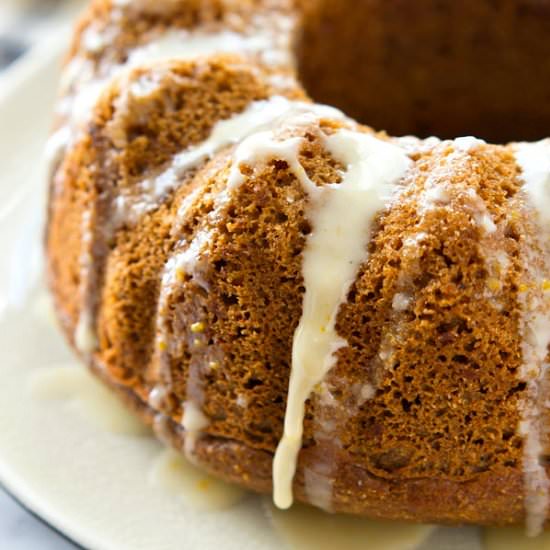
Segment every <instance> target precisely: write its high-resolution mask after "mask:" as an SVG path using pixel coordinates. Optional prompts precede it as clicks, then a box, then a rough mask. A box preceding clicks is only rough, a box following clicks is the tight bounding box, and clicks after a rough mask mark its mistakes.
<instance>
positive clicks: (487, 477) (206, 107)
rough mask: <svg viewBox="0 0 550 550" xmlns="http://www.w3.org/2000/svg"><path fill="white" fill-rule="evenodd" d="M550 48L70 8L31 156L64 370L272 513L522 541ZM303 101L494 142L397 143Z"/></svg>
mask: <svg viewBox="0 0 550 550" xmlns="http://www.w3.org/2000/svg"><path fill="white" fill-rule="evenodd" d="M549 20H550V3H549V2H546V1H537V2H535V1H533V0H508V1H502V2H492V1H489V0H475V1H474V0H471V1H465V2H449V3H445V2H440V1H436V0H422V1H418V2H408V1H399V0H396V1H392V2H381V1H376V0H369V1H367V0H365V1H363V2H359V3H351V2H343V1H341V0H310V1H306V0H303V1H296V2H291V1H290V0H288V1H287V0H241V1H237V0H154V1H153V0H151V1H147V0H134V1H124V0H95V1H94V2H92V4H91V6H90V7H89V9H88V11H87V13H86V14H85V15H84V17H83V18H82V20H81V22H80V24H79V26H78V29H77V32H76V35H75V38H74V42H73V46H72V49H71V52H70V55H69V57H68V60H67V62H66V66H65V69H64V75H63V81H62V85H61V88H62V89H61V94H60V99H59V102H58V109H57V120H56V128H55V132H54V133H53V135H52V137H51V140H50V145H49V147H50V155H51V160H52V167H51V193H50V202H49V222H48V227H47V243H46V247H47V258H48V277H49V282H50V285H51V289H52V292H53V295H54V298H55V305H56V309H57V312H58V316H59V319H60V322H61V324H62V326H63V329H64V331H65V332H66V334H67V337H68V339H69V341H70V343H71V344H72V345H73V347H74V348H75V349H76V350H77V352H78V353H79V354H80V356H81V357H82V358H83V359H84V360H85V361H86V362H87V363H88V364H89V366H90V368H91V369H92V370H93V371H94V372H95V373H96V374H97V376H99V377H100V378H101V379H102V380H103V381H104V382H105V383H106V384H107V385H109V386H110V387H111V388H112V389H113V390H114V391H116V392H118V394H119V395H120V396H121V398H122V399H124V400H125V401H126V402H127V403H128V404H129V405H130V406H132V407H133V408H134V409H135V410H136V411H137V413H138V414H139V415H141V417H142V418H143V420H144V421H145V422H147V423H149V424H151V425H152V426H153V428H154V430H155V432H156V433H157V434H158V436H159V437H161V438H162V439H163V440H165V441H167V442H169V443H170V444H171V445H173V446H174V447H176V448H178V449H181V450H182V452H185V453H186V454H187V456H189V457H190V458H191V459H192V460H194V461H195V462H197V463H198V464H200V465H201V466H202V467H204V468H205V469H207V470H209V471H210V472H212V473H214V474H215V475H217V476H219V477H221V478H224V479H227V480H230V481H232V482H235V483H239V484H241V485H243V486H246V487H249V488H251V489H253V490H256V491H260V492H271V491H273V494H274V498H275V501H276V503H277V504H278V505H279V506H281V507H287V506H289V505H290V504H291V502H292V498H293V496H294V497H295V498H297V499H299V500H300V501H303V502H307V503H310V504H313V505H316V506H319V507H322V508H325V509H328V510H334V511H341V512H348V513H353V514H362V515H366V516H371V517H374V518H390V519H391V518H396V519H406V520H414V521H430V522H444V523H476V524H487V525H506V524H519V523H523V522H526V523H527V526H528V529H529V531H530V532H531V533H536V532H538V531H539V530H540V529H542V528H543V527H544V524H545V522H546V521H547V517H548V504H549V492H550V484H549V477H548V473H549V467H548V456H550V454H549V447H548V441H547V429H546V427H547V426H548V420H549V417H548V410H547V409H548V407H549V406H550V404H549V400H548V398H547V396H548V395H549V393H548V391H547V389H546V383H547V375H546V368H547V365H548V363H547V361H548V344H549V343H550V238H549V237H550V214H549V212H550V142H549V141H544V140H543V141H537V142H531V143H527V142H520V140H523V139H535V138H536V139H538V138H543V137H544V135H543V134H542V132H543V131H544V129H545V128H547V127H548V123H549V120H550V101H548V95H549V94H550V76H549V75H550V71H549V70H547V69H548V68H549V67H548V65H549V64H550V51H548V50H550V41H548V40H545V38H546V37H545V29H546V28H547V23H548V21H549ZM511 30H513V32H511ZM302 83H304V84H302ZM305 90H307V92H306V91H305ZM310 96H311V97H313V98H315V99H321V100H325V101H328V102H329V103H330V104H332V105H335V106H336V107H338V108H339V109H343V110H346V111H349V112H350V113H352V114H353V115H355V116H356V117H358V118H359V119H360V120H361V121H365V122H367V123H369V124H371V125H373V126H374V127H388V128H389V129H390V130H391V131H392V132H396V133H407V132H417V133H418V134H419V135H421V136H426V135H429V134H431V133H436V134H438V135H439V136H440V137H452V136H456V135H460V134H462V133H474V132H475V133H476V135H480V136H481V137H484V138H487V139H489V138H490V139H491V140H494V141H499V142H508V141H513V140H515V142H513V143H512V144H510V145H491V144H489V143H486V142H484V141H482V140H481V139H474V138H470V137H465V138H457V139H446V140H442V139H439V138H428V139H420V138H416V137H402V138H394V137H390V136H388V135H387V134H385V133H378V132H376V131H374V130H372V129H371V127H366V126H362V125H361V124H360V123H358V122H355V121H354V120H353V119H352V118H348V117H347V116H345V115H344V114H343V113H342V111H340V110H338V109H337V108H335V107H328V106H323V105H321V104H318V103H315V102H313V100H312V99H310Z"/></svg>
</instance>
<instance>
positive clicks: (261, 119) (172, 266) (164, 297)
mask: <svg viewBox="0 0 550 550" xmlns="http://www.w3.org/2000/svg"><path fill="white" fill-rule="evenodd" d="M319 118H333V119H334V118H337V119H344V116H343V115H342V113H341V112H340V111H338V110H336V109H332V108H330V107H324V106H321V105H315V104H310V103H302V102H297V101H290V100H288V99H286V98H283V97H279V96H273V97H271V98H270V99H269V100H266V101H258V102H253V103H251V104H250V106H249V107H248V108H247V109H246V110H245V111H243V112H242V113H240V114H237V115H234V116H233V117H232V118H230V119H227V120H223V121H219V122H218V123H217V124H216V126H215V127H214V129H213V130H212V132H211V134H210V136H209V138H207V140H205V141H204V142H203V143H201V144H200V145H197V146H195V147H191V148H189V149H187V150H186V151H183V152H182V153H180V154H178V155H176V157H175V158H174V160H173V162H172V163H171V165H170V167H169V168H167V169H166V170H165V172H163V173H162V174H161V175H160V176H158V178H157V179H160V180H161V181H162V182H163V183H161V184H159V185H160V186H161V187H163V188H164V186H165V185H173V184H175V182H176V181H177V180H178V178H181V176H182V175H183V173H185V171H186V170H188V169H190V168H191V167H193V166H196V164H197V163H199V162H204V160H205V159H206V158H208V157H209V156H211V155H213V154H215V153H216V152H217V151H219V150H221V149H222V148H224V147H226V146H228V145H231V144H232V143H234V142H236V141H239V140H241V144H240V145H239V146H238V147H237V149H236V151H235V153H234V158H233V162H232V168H231V172H230V175H229V178H228V183H227V189H224V190H223V191H222V192H220V193H218V194H217V195H216V196H215V197H214V208H213V210H212V211H211V212H210V214H209V215H208V216H207V218H206V219H205V220H203V222H204V227H203V228H201V229H199V230H198V231H197V232H196V234H195V235H194V237H193V239H192V240H191V241H190V242H189V243H187V244H186V246H185V247H184V249H183V250H182V251H180V252H178V253H177V254H175V255H173V256H172V257H170V258H169V260H168V261H167V263H166V266H165V268H164V273H163V277H162V282H161V289H160V298H159V306H158V309H157V317H156V318H157V336H156V341H157V348H158V350H159V351H158V357H159V364H160V368H161V369H162V370H163V372H164V373H165V376H166V378H169V376H168V367H167V357H168V354H169V353H170V352H171V343H170V341H169V335H168V331H167V322H166V321H167V320H166V312H167V305H168V303H169V301H170V297H171V295H172V292H173V291H174V289H175V288H176V287H177V284H178V280H179V277H181V275H182V274H185V275H188V276H190V277H191V278H192V279H193V281H194V282H195V283H196V284H198V285H199V286H200V287H202V288H203V289H204V290H206V291H208V290H209V288H208V283H207V282H206V281H205V280H204V279H203V278H202V277H201V274H200V270H198V269H197V266H198V265H199V262H200V259H201V255H202V253H203V249H204V248H205V247H206V246H207V245H208V244H209V242H210V240H211V238H212V236H213V235H212V226H213V225H214V224H215V223H216V221H217V220H218V219H219V217H220V215H221V213H222V210H223V209H224V208H225V207H226V206H227V205H228V203H229V201H230V200H231V196H232V192H234V191H235V190H236V189H237V188H238V186H239V185H240V184H241V183H242V182H243V181H244V176H243V175H242V174H241V172H240V165H241V162H244V161H245V160H247V161H249V162H253V163H254V164H258V163H260V162H262V161H263V160H265V158H267V157H266V156H265V155H268V154H271V155H273V154H275V156H276V157H277V153H279V157H278V158H288V159H289V160H290V162H292V159H297V149H296V148H297V147H298V146H299V144H300V143H301V138H300V139H296V138H292V139H290V140H287V142H284V141H283V142H277V141H276V140H275V138H274V137H272V134H271V132H269V131H267V130H265V129H266V128H276V127H278V126H286V125H289V126H300V125H303V124H309V123H311V122H312V121H314V120H317V119H319ZM268 137H269V144H268V145H269V147H271V149H270V148H265V149H262V155H260V156H257V155H256V157H255V158H251V157H250V155H251V154H252V153H251V148H252V144H254V143H256V144H259V143H262V144H264V145H266V144H265V140H266V139H268ZM266 147H267V145H266ZM285 148H286V149H285ZM284 149H285V150H286V152H284V151H283V150H284ZM282 155H286V156H282ZM270 158H271V157H270ZM296 164H298V163H297V160H296ZM300 168H301V167H300ZM302 172H303V169H302ZM302 176H303V177H304V178H305V179H303V180H302V182H303V184H304V185H309V186H310V188H313V187H315V186H314V184H313V183H311V182H308V181H306V180H308V178H307V176H306V175H305V172H304V173H303V174H302ZM167 182H171V183H170V184H168V183H167ZM152 185H153V187H155V186H157V183H153V184H152ZM200 192H201V190H200V189H197V190H196V191H194V192H193V193H191V194H190V195H189V196H188V197H187V198H186V200H184V201H183V202H182V205H181V206H180V208H179V211H178V220H176V222H175V224H174V225H175V227H176V228H177V227H178V226H180V225H181V223H182V222H183V220H184V219H185V217H186V216H187V213H188V211H189V209H190V207H191V206H192V205H193V203H194V202H195V200H196V199H197V198H198V195H199V193H200ZM191 351H192V348H191ZM189 380H190V382H191V384H190V383H189V382H188V386H193V390H192V391H188V396H187V401H186V410H187V408H188V409H189V410H190V411H191V412H190V416H189V418H188V420H186V418H185V416H186V415H184V418H183V425H184V427H185V428H186V429H187V428H189V429H190V430H191V434H190V436H189V437H188V438H187V437H186V453H187V455H188V456H189V457H192V455H193V449H194V446H195V444H196V441H197V439H198V437H200V432H201V431H202V430H203V429H204V428H205V427H206V426H207V425H208V419H206V418H205V417H204V415H203V416H202V418H201V417H199V413H200V414H202V413H201V405H202V404H201V403H200V402H198V401H197V395H202V393H203V392H202V389H201V387H200V382H199V373H198V372H195V371H194V370H193V369H192V370H191V371H190V373H189ZM188 422H189V424H187V423H188Z"/></svg>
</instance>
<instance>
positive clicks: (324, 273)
mask: <svg viewBox="0 0 550 550" xmlns="http://www.w3.org/2000/svg"><path fill="white" fill-rule="evenodd" d="M324 141H325V145H326V147H327V149H328V151H329V152H330V153H331V154H332V155H333V156H334V158H335V159H336V160H338V161H339V162H341V163H342V164H343V165H344V166H345V167H346V169H345V171H344V172H343V173H342V175H341V176H342V181H341V182H340V183H339V184H328V185H324V186H322V187H312V186H311V185H310V184H308V185H306V186H305V188H306V191H308V193H309V200H310V204H309V207H308V212H307V214H306V215H307V217H308V219H309V221H310V222H311V225H312V228H313V229H312V232H311V234H310V235H309V236H308V239H307V243H306V248H305V250H304V252H303V266H302V270H303V276H304V286H305V289H306V290H305V295H304V303H303V313H302V318H301V320H300V323H299V325H298V328H297V329H296V332H295V335H294V342H293V348H292V370H291V374H290V382H289V389H288V397H287V408H286V413H285V422H284V432H283V437H282V438H281V440H280V442H279V445H278V447H277V451H276V453H275V459H274V462H273V482H274V502H275V504H276V505H277V506H278V507H279V508H288V507H290V506H291V505H292V501H293V497H292V481H293V478H294V474H295V471H296V464H297V460H298V453H299V451H300V448H301V445H302V434H303V419H304V414H305V403H306V401H307V399H308V397H309V396H310V394H311V392H312V391H313V389H314V388H315V386H316V385H317V384H319V383H320V382H322V380H323V378H324V377H325V375H326V373H327V372H328V371H329V370H330V369H331V368H332V367H333V366H334V364H335V363H336V361H337V358H336V356H335V355H334V354H335V353H336V352H337V351H338V350H339V349H340V348H342V347H344V346H346V345H347V342H346V341H345V340H344V339H342V338H341V337H340V336H339V335H338V333H337V332H336V316H337V314H338V310H339V308H340V305H341V304H342V303H344V302H345V300H346V296H347V293H348V291H349V288H350V286H351V285H352V283H353V282H354V280H355V278H356V275H357V271H358V269H359V266H360V265H361V264H362V263H363V262H365V261H366V260H367V258H368V254H367V245H368V242H369V239H370V233H371V227H372V223H373V222H374V219H375V217H376V215H377V214H378V213H379V212H380V211H381V210H383V209H384V208H385V207H386V206H387V204H388V203H389V201H390V200H391V199H392V196H393V195H394V194H395V192H396V190H397V183H398V182H399V180H400V179H401V178H402V177H403V176H404V174H405V173H406V171H407V169H408V168H409V166H410V164H411V161H410V160H409V158H408V156H407V155H406V154H405V153H404V151H403V150H402V149H400V148H398V147H396V146H395V145H391V144H389V143H387V142H384V141H381V140H379V139H377V138H374V137H373V136H370V135H367V134H362V133H360V132H354V131H350V130H347V129H343V130H340V131H338V132H336V133H335V134H333V135H332V136H328V137H326V138H325V140H324ZM289 166H290V167H291V168H293V163H289ZM298 173H300V171H299V170H298Z"/></svg>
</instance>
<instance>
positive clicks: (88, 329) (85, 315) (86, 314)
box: [73, 210, 98, 356]
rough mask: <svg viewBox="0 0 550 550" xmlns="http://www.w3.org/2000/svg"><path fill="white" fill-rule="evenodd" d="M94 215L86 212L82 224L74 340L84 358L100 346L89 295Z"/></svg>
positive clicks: (88, 211)
mask: <svg viewBox="0 0 550 550" xmlns="http://www.w3.org/2000/svg"><path fill="white" fill-rule="evenodd" d="M91 223H92V215H91V211H90V210H84V212H83V214H82V222H81V231H82V238H81V246H82V250H81V253H80V258H79V263H80V265H79V268H80V288H79V292H80V296H81V306H80V307H81V309H80V313H79V316H78V320H77V323H76V327H75V331H74V335H73V339H74V345H75V346H76V349H77V350H78V351H79V352H80V353H81V354H83V355H84V356H87V355H90V354H91V353H93V352H94V351H95V350H96V349H97V346H98V340H97V336H96V332H95V327H94V316H93V313H92V308H91V304H90V301H91V296H90V293H89V290H90V287H91V286H92V285H90V281H89V277H90V274H91V266H92V263H93V257H92V247H93V242H92V241H93V237H92V235H93V233H92V226H91Z"/></svg>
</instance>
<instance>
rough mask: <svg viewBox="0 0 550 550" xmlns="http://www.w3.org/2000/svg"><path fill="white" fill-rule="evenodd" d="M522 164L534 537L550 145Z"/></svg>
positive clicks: (526, 416)
mask: <svg viewBox="0 0 550 550" xmlns="http://www.w3.org/2000/svg"><path fill="white" fill-rule="evenodd" d="M516 160H517V163H518V165H519V166H520V168H521V169H522V177H523V180H524V186H523V191H524V194H525V198H526V202H527V209H528V217H529V219H531V218H532V213H533V212H534V214H535V215H534V218H535V220H534V222H535V223H534V227H535V229H538V235H536V236H535V237H534V242H531V243H527V246H526V247H525V249H524V251H523V253H524V256H525V257H524V265H525V272H524V277H525V282H526V285H527V288H528V289H529V290H527V291H525V292H520V293H519V300H520V304H521V305H522V318H521V320H520V330H521V334H522V337H523V341H522V359H523V364H522V367H521V369H520V370H519V378H520V379H521V380H523V381H524V382H526V383H527V398H526V399H525V400H524V403H523V409H522V411H521V412H522V419H521V422H520V425H519V428H518V431H519V433H520V434H521V435H522V436H523V437H524V461H523V469H524V480H525V489H526V495H525V508H526V515H527V517H526V524H527V533H528V535H531V536H534V535H537V534H538V533H540V531H541V530H542V526H543V523H544V520H545V518H546V516H547V514H548V509H549V495H550V480H549V479H548V476H547V474H546V470H545V468H544V466H543V465H542V464H541V461H540V457H541V455H542V452H543V448H542V434H543V430H544V428H543V426H541V407H542V405H543V399H544V396H543V395H541V386H542V381H543V380H544V378H545V375H546V371H547V369H548V366H549V365H548V363H547V359H548V347H549V345H550V294H549V293H548V292H546V291H545V288H544V284H545V283H546V282H547V280H548V276H549V274H550V246H549V245H548V241H549V239H550V224H549V222H550V215H549V211H550V192H549V190H550V141H549V140H545V141H542V142H538V143H531V144H518V145H517V146H516Z"/></svg>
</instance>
